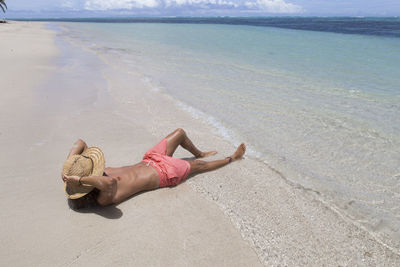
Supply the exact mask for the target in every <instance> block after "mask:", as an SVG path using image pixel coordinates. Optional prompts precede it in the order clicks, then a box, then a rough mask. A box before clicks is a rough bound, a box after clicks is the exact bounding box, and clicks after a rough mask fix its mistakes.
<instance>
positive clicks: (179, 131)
mask: <svg viewBox="0 0 400 267" xmlns="http://www.w3.org/2000/svg"><path fill="white" fill-rule="evenodd" d="M175 132H176V133H177V134H179V135H186V132H185V130H183V129H182V128H178V129H176V130H175Z"/></svg>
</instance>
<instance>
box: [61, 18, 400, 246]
mask: <svg viewBox="0 0 400 267" xmlns="http://www.w3.org/2000/svg"><path fill="white" fill-rule="evenodd" d="M61 25H62V26H63V30H62V33H63V34H64V35H65V36H66V37H67V38H69V39H70V40H73V42H75V43H77V44H80V45H83V46H85V47H88V48H89V49H91V50H92V51H93V52H95V53H97V54H99V55H101V56H102V57H103V58H107V62H108V63H109V64H115V66H118V67H119V68H120V69H121V70H126V71H135V72H140V73H141V74H143V75H144V77H146V78H145V79H146V81H147V82H148V84H149V86H151V88H153V90H159V91H162V92H165V93H167V94H169V95H171V96H172V97H174V98H176V99H177V100H178V103H180V104H179V105H180V106H181V107H182V108H183V109H185V110H187V111H188V112H191V113H192V115H193V116H196V117H201V118H203V119H204V120H206V121H208V122H209V123H211V124H213V125H214V126H215V127H216V129H217V132H218V133H219V134H220V135H222V136H223V137H224V138H226V139H227V140H229V141H231V142H232V143H234V144H237V143H238V142H239V141H245V142H246V143H247V144H248V145H249V148H250V151H249V154H250V155H252V156H254V157H257V158H258V159H259V160H262V161H264V162H266V163H267V164H268V165H270V166H271V167H273V168H274V169H276V170H278V171H279V172H281V173H282V174H283V175H284V176H285V177H286V178H287V179H289V180H290V181H292V182H294V183H297V184H299V185H301V186H303V187H305V188H308V189H311V190H313V191H315V192H318V193H319V194H320V195H321V198H322V199H323V200H324V201H326V203H328V204H329V205H331V206H332V207H334V208H335V209H337V210H340V211H341V213H342V214H345V216H346V217H347V218H349V219H351V220H352V221H354V222H355V223H357V224H358V225H361V226H362V227H365V228H366V229H368V230H369V231H371V233H373V234H376V235H377V236H378V237H379V238H380V240H382V242H384V243H386V244H388V245H389V246H391V247H393V248H395V249H400V38H397V37H388V36H383V37H382V36H377V35H376V36H375V35H362V34H342V33H331V32H319V31H307V30H297V29H282V28H272V27H253V26H247V25H216V24H185V23H181V24H171V23H61ZM266 182H267V179H266Z"/></svg>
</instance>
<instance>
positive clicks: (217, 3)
mask: <svg viewBox="0 0 400 267" xmlns="http://www.w3.org/2000/svg"><path fill="white" fill-rule="evenodd" d="M286 1H287V0H236V1H235V0H108V1H106V0H86V1H85V4H84V8H85V9H87V10H112V9H114V10H115V9H142V8H160V9H179V8H192V9H204V8H228V9H240V10H257V11H264V12H267V13H298V12H302V11H303V9H302V7H301V6H298V5H295V4H291V3H289V2H286Z"/></svg>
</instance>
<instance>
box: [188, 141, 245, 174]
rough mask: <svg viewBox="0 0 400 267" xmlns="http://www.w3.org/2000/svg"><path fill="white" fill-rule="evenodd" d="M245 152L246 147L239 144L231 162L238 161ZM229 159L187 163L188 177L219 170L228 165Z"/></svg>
mask: <svg viewBox="0 0 400 267" xmlns="http://www.w3.org/2000/svg"><path fill="white" fill-rule="evenodd" d="M245 152H246V145H245V144H243V143H242V144H240V145H239V146H238V148H237V149H236V151H235V153H233V154H232V156H231V158H232V161H236V160H240V159H241V158H242V157H243V155H244V153H245ZM229 161H230V159H229V158H225V159H220V160H214V161H203V160H193V161H189V164H190V173H189V175H195V174H199V173H203V172H209V171H213V170H216V169H218V168H221V167H223V166H225V165H227V164H229Z"/></svg>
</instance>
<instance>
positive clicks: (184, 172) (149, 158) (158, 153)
mask: <svg viewBox="0 0 400 267" xmlns="http://www.w3.org/2000/svg"><path fill="white" fill-rule="evenodd" d="M143 161H144V162H146V163H147V165H152V166H153V167H154V169H155V170H156V171H157V172H158V176H159V177H160V187H166V186H173V185H177V184H179V183H181V182H182V181H184V180H185V179H186V177H187V176H188V175H189V172H190V164H189V162H187V161H185V160H181V159H177V158H173V157H170V156H167V139H165V138H164V139H163V140H161V142H160V143H158V144H157V145H155V146H154V147H153V148H151V149H149V150H148V151H147V152H146V154H144V157H143Z"/></svg>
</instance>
